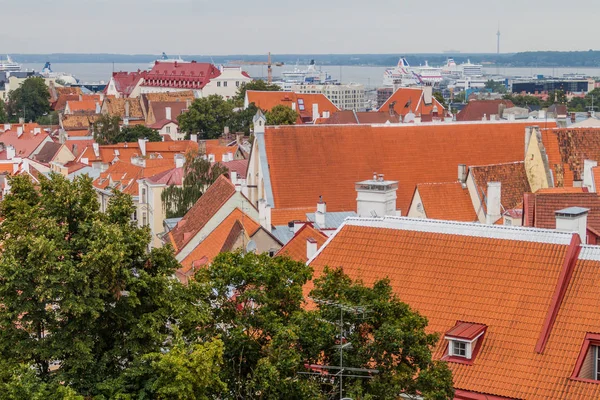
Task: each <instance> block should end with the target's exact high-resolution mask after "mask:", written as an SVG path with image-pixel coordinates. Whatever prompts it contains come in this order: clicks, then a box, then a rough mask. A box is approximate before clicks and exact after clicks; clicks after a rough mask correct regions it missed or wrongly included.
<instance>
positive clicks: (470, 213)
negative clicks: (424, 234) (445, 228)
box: [417, 182, 477, 222]
mask: <svg viewBox="0 0 600 400" xmlns="http://www.w3.org/2000/svg"><path fill="white" fill-rule="evenodd" d="M417 190H418V191H419V195H420V196H421V202H422V204H423V209H424V211H425V215H427V218H431V219H445V220H450V221H466V222H473V221H477V214H476V213H475V209H474V208H473V202H472V201H471V197H470V195H469V191H468V190H467V189H466V188H463V187H462V184H461V183H460V182H450V183H421V184H418V185H417Z"/></svg>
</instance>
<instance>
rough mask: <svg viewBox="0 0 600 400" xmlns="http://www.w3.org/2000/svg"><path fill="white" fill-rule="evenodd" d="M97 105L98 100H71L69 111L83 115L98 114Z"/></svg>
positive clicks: (68, 104) (68, 103) (68, 102)
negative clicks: (87, 113)
mask: <svg viewBox="0 0 600 400" xmlns="http://www.w3.org/2000/svg"><path fill="white" fill-rule="evenodd" d="M96 105H98V100H77V101H74V100H69V101H67V106H68V107H69V111H71V112H72V113H82V112H91V113H95V112H96Z"/></svg>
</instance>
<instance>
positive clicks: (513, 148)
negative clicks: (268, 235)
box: [256, 122, 528, 225]
mask: <svg viewBox="0 0 600 400" xmlns="http://www.w3.org/2000/svg"><path fill="white" fill-rule="evenodd" d="M527 125H528V124H527V123H520V122H486V123H483V122H482V123H444V124H431V125H429V124H423V125H413V124H403V125H394V126H372V125H317V126H312V125H294V126H279V127H266V130H265V133H264V136H263V135H262V134H261V135H257V136H260V137H257V139H256V140H258V143H259V146H263V144H262V143H264V147H265V150H266V160H262V161H261V162H266V164H264V165H265V167H264V168H265V169H263V171H265V170H266V171H267V172H268V174H269V181H270V187H266V188H265V191H266V193H267V200H268V201H269V204H271V205H272V206H273V207H274V209H299V208H312V210H311V211H314V208H315V204H316V200H317V199H319V196H321V195H322V196H323V198H325V199H327V207H328V210H331V211H350V210H355V209H356V192H355V188H354V184H355V183H356V182H359V181H363V180H365V179H367V178H369V177H371V176H372V174H373V172H377V173H383V174H385V177H386V179H389V180H396V181H399V182H400V183H399V188H398V192H397V196H398V198H397V208H398V209H400V210H401V211H402V213H403V214H406V213H407V212H408V208H409V206H410V201H411V199H412V195H413V193H414V190H415V186H416V185H417V184H419V183H426V182H450V181H453V180H455V179H456V170H457V168H458V164H467V165H483V164H497V163H506V162H514V161H522V160H523V151H524V143H523V137H524V134H525V127H526V126H527ZM267 165H268V168H267V167H266V166H267ZM265 181H267V180H265ZM300 187H301V188H302V190H298V188H300ZM311 211H305V212H311ZM272 220H273V224H274V225H278V223H276V222H275V214H274V213H272ZM282 223H285V221H283V222H282Z"/></svg>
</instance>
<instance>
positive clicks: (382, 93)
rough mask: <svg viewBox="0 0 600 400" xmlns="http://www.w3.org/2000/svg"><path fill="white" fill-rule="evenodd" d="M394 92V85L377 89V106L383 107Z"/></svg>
mask: <svg viewBox="0 0 600 400" xmlns="http://www.w3.org/2000/svg"><path fill="white" fill-rule="evenodd" d="M393 94H394V88H393V87H392V86H389V87H382V88H379V89H377V108H381V106H382V105H384V104H385V102H386V101H387V99H389V98H390V97H391V96H392V95H393Z"/></svg>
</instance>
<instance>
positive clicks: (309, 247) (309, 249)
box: [306, 237, 318, 260]
mask: <svg viewBox="0 0 600 400" xmlns="http://www.w3.org/2000/svg"><path fill="white" fill-rule="evenodd" d="M317 250H318V248H317V241H316V240H315V239H313V238H311V237H310V238H307V239H306V258H307V259H308V260H310V259H311V258H313V256H314V255H315V254H317Z"/></svg>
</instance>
